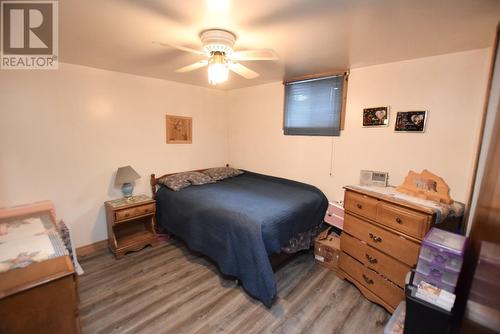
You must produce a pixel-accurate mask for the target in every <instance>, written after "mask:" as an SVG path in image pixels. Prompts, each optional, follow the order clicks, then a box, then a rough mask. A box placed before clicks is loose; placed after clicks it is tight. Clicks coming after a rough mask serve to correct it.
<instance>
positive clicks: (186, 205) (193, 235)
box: [156, 172, 328, 307]
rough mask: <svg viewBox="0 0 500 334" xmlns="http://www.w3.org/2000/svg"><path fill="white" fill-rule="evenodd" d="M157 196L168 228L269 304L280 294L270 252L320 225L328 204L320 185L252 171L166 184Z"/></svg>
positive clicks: (160, 222) (161, 218) (161, 224)
mask: <svg viewBox="0 0 500 334" xmlns="http://www.w3.org/2000/svg"><path fill="white" fill-rule="evenodd" d="M156 200H157V218H158V225H159V228H160V229H161V230H162V231H165V232H170V233H172V234H174V235H176V236H178V237H180V238H181V239H183V240H184V241H185V242H186V243H187V244H188V245H189V247H190V248H191V249H193V250H195V251H198V252H201V253H203V254H205V255H207V256H208V257H210V258H211V259H212V260H214V261H215V262H216V263H217V264H218V265H219V269H220V270H221V271H222V272H223V273H224V274H227V275H231V276H235V277H237V278H239V279H240V280H241V282H242V284H243V287H244V288H245V289H246V290H247V292H248V293H249V294H251V295H252V296H254V297H256V298H258V299H259V300H261V301H262V302H263V303H264V304H265V305H266V306H268V307H270V306H271V305H272V302H273V299H274V297H275V296H276V281H275V279H274V273H273V270H272V268H271V264H270V262H269V257H268V255H269V254H272V253H278V252H280V249H281V246H283V245H285V244H286V243H287V242H288V240H289V239H290V238H291V237H293V236H296V235H297V234H299V233H302V232H305V231H307V230H310V229H311V228H313V227H314V226H316V225H318V224H320V223H321V222H322V220H323V216H324V214H325V211H326V209H327V206H328V201H327V199H326V197H325V195H324V194H323V193H322V192H321V191H320V190H319V189H317V188H316V187H313V186H311V185H308V184H304V183H300V182H295V181H291V180H286V179H282V178H276V177H272V176H266V175H262V174H257V173H252V172H245V173H244V174H242V175H240V176H237V177H234V178H230V179H226V180H223V181H219V182H217V183H213V184H206V185H202V186H191V187H188V188H185V189H182V190H181V191H178V192H175V191H172V190H169V189H168V188H166V187H160V189H158V192H157V195H156Z"/></svg>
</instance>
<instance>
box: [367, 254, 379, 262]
mask: <svg viewBox="0 0 500 334" xmlns="http://www.w3.org/2000/svg"><path fill="white" fill-rule="evenodd" d="M365 256H366V259H367V260H368V262H370V263H371V264H375V263H377V262H378V261H377V259H376V258H374V257H372V256H370V255H368V254H365Z"/></svg>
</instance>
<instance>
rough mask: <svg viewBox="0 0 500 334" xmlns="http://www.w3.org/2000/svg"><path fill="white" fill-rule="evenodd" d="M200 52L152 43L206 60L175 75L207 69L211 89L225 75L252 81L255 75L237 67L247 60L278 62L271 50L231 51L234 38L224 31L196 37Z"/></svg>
mask: <svg viewBox="0 0 500 334" xmlns="http://www.w3.org/2000/svg"><path fill="white" fill-rule="evenodd" d="M200 40H201V43H202V45H203V50H195V49H192V48H189V47H185V46H181V45H173V44H166V43H161V42H153V43H155V44H159V45H162V46H166V47H171V48H175V49H178V50H181V51H185V52H189V53H194V54H196V55H200V56H205V57H206V58H207V59H204V60H200V61H197V62H195V63H193V64H190V65H187V66H184V67H181V68H179V69H177V70H176V72H180V73H184V72H191V71H194V70H197V69H199V68H202V67H205V66H208V82H209V83H210V84H212V85H216V84H218V83H221V82H224V81H226V80H227V79H228V75H229V71H233V72H234V73H236V74H239V75H241V76H242V77H244V78H246V79H254V78H256V77H258V76H259V73H257V72H255V71H253V70H251V69H249V68H248V67H246V66H244V65H242V64H240V62H242V61H249V60H278V59H279V58H278V56H277V55H276V53H275V52H274V51H273V50H270V49H258V50H245V51H234V49H233V46H234V43H235V42H236V35H235V34H234V33H232V32H230V31H228V30H223V29H208V30H204V31H202V32H201V33H200Z"/></svg>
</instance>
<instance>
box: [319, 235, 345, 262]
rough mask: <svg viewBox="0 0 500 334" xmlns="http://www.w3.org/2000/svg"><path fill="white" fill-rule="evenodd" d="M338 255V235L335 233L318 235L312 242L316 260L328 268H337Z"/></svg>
mask: <svg viewBox="0 0 500 334" xmlns="http://www.w3.org/2000/svg"><path fill="white" fill-rule="evenodd" d="M339 256H340V237H339V236H338V235H336V234H335V233H330V234H327V235H326V236H325V234H324V233H322V234H321V235H319V236H318V237H317V238H316V240H315V243H314V258H315V259H316V262H317V263H319V264H320V265H322V266H323V267H325V268H328V269H330V270H337V268H338V261H339Z"/></svg>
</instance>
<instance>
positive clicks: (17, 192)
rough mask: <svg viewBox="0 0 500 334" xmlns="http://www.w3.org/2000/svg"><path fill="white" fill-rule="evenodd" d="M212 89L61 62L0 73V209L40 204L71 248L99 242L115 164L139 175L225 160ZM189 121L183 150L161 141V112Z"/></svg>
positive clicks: (141, 188) (140, 188)
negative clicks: (65, 231) (51, 211)
mask: <svg viewBox="0 0 500 334" xmlns="http://www.w3.org/2000/svg"><path fill="white" fill-rule="evenodd" d="M224 96H225V94H224V93H223V92H220V91H216V90H210V89H205V88H200V87H195V86H190V85H184V84H178V83H173V82H168V81H162V80H157V79H150V78H144V77H138V76H133V75H128V74H122V73H117V72H109V71H103V70H98V69H93V68H88V67H83V66H76V65H69V64H61V66H60V69H59V70H57V71H24V72H23V71H1V73H0V108H1V109H0V157H1V158H0V207H2V206H10V205H16V204H21V203H28V202H32V201H38V200H43V199H50V200H52V201H53V202H54V204H55V206H56V211H57V215H58V217H59V218H62V219H64V220H65V221H66V222H67V223H68V224H69V225H70V226H71V228H72V230H73V234H74V238H75V241H76V245H77V246H80V245H85V244H89V243H92V242H96V241H99V240H102V239H105V238H107V234H106V233H107V232H106V223H105V215H104V208H103V202H104V201H105V200H108V199H111V198H117V197H119V196H120V194H121V193H120V190H119V188H115V187H114V185H113V181H114V173H115V172H116V169H117V168H118V167H120V166H124V165H131V166H133V168H135V169H136V171H137V172H138V173H139V174H140V175H141V176H142V178H141V179H140V180H138V182H137V183H136V189H135V193H136V194H138V193H145V194H150V190H149V175H150V174H151V173H152V172H156V173H159V174H163V173H167V172H175V171H182V170H189V169H196V168H203V167H210V166H221V165H224V164H226V163H227V152H228V149H227V124H226V117H225V111H224ZM167 113H169V114H174V115H186V116H192V117H193V144H192V145H186V144H177V145H172V144H169V145H167V144H166V143H165V114H167Z"/></svg>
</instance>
